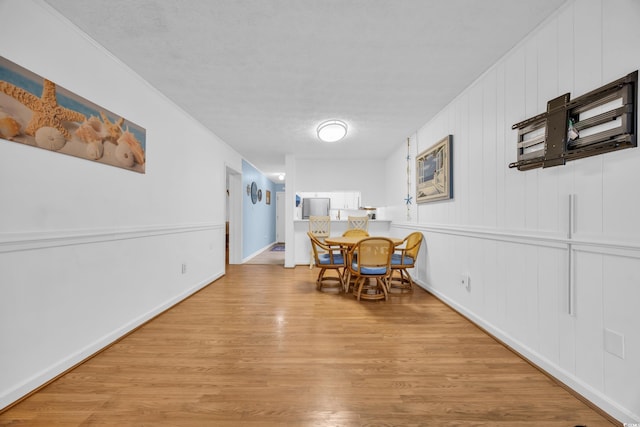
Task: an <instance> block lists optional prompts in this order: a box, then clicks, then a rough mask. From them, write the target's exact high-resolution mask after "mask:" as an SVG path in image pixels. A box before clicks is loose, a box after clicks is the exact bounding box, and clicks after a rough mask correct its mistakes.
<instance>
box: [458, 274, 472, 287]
mask: <svg viewBox="0 0 640 427" xmlns="http://www.w3.org/2000/svg"><path fill="white" fill-rule="evenodd" d="M470 282H471V278H470V277H469V275H468V274H461V275H460V285H461V286H462V287H463V288H465V289H466V290H470V289H471V288H470V286H471V283H470Z"/></svg>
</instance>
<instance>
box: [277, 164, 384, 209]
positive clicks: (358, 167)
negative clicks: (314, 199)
mask: <svg viewBox="0 0 640 427" xmlns="http://www.w3.org/2000/svg"><path fill="white" fill-rule="evenodd" d="M385 168H386V167H385V161H384V160H370V159H367V160H363V161H354V160H343V159H331V160H326V159H320V160H316V159H300V158H297V159H296V187H295V191H296V192H300V191H307V192H329V191H360V193H361V194H362V202H361V205H362V206H384V204H385V203H386V200H385V193H384V188H385V186H386V183H385V176H384V175H385V174H384V173H383V172H384V171H385ZM288 178H289V174H288V175H287V179H288Z"/></svg>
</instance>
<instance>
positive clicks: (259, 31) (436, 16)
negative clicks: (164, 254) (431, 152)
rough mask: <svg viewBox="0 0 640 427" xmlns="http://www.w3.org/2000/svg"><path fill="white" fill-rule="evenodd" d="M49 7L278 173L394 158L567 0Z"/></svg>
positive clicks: (97, 1) (124, 1)
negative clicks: (319, 129) (327, 137)
mask: <svg viewBox="0 0 640 427" xmlns="http://www.w3.org/2000/svg"><path fill="white" fill-rule="evenodd" d="M45 2H46V3H48V4H49V5H51V6H52V7H53V8H54V9H56V10H58V11H59V12H60V13H62V14H63V15H64V16H66V17H67V18H68V19H69V20H70V21H71V22H72V23H74V24H75V25H77V26H78V27H79V28H80V29H81V30H83V31H84V32H85V33H87V34H88V35H89V36H90V37H91V38H93V39H94V40H96V41H97V42H98V43H99V44H101V45H102V46H104V47H105V48H106V49H107V50H108V51H110V52H111V53H112V54H114V55H115V56H116V57H118V58H119V59H120V60H121V61H122V62H124V63H125V64H127V65H128V66H129V67H130V68H131V69H133V70H134V71H135V72H136V73H138V74H139V75H140V76H142V77H143V78H144V79H145V80H147V81H148V82H149V83H150V84H151V85H153V86H154V87H155V88H157V89H158V90H159V91H160V92H162V93H163V94H164V95H166V96H167V97H168V98H170V99H171V100H172V101H173V102H175V103H176V104H177V105H178V106H180V107H181V108H182V109H184V110H185V111H187V112H188V113H189V114H191V115H192V116H193V117H195V118H196V119H197V120H198V121H200V122H201V123H202V124H203V125H204V126H206V127H207V128H209V129H211V131H213V132H214V133H215V134H216V135H218V136H219V137H220V138H222V139H223V140H224V141H225V142H227V143H228V144H229V145H230V146H232V147H233V148H234V149H236V150H237V151H238V152H239V153H240V154H241V155H242V156H243V157H245V158H246V159H247V160H248V161H249V162H251V163H253V164H254V165H255V166H256V167H258V168H259V169H260V170H261V171H262V172H264V173H265V174H267V175H268V176H269V177H272V175H271V174H273V173H277V172H282V171H284V156H285V154H288V153H289V154H294V155H296V156H297V157H300V158H319V159H322V158H336V157H339V158H349V159H351V158H353V159H363V158H378V159H379V158H384V157H385V156H387V155H388V154H389V153H390V152H391V151H393V150H394V149H395V148H397V147H398V145H399V144H402V143H403V142H404V141H406V138H407V137H408V136H410V135H411V134H412V133H413V132H415V131H416V130H417V129H418V128H419V127H420V126H422V125H423V124H424V123H426V122H427V121H428V120H429V119H430V118H431V117H433V115H434V114H435V113H437V112H438V111H439V110H440V109H442V108H443V107H444V106H445V105H447V104H448V103H449V102H450V101H451V100H452V99H453V98H454V97H455V96H457V95H458V94H459V93H460V92H461V91H462V90H463V89H464V88H465V87H466V86H468V85H469V84H470V83H471V82H473V81H474V80H475V79H476V78H478V77H479V76H480V75H481V74H482V73H483V72H484V71H486V70H487V69H488V68H489V67H490V66H491V65H492V64H493V63H495V62H496V61H497V60H498V59H499V58H500V57H502V56H503V55H504V54H505V53H506V52H507V51H508V50H509V49H511V48H512V47H513V46H514V45H515V44H517V43H518V42H519V41H520V40H521V39H522V38H523V37H524V36H526V35H527V34H528V33H529V32H531V31H532V30H533V29H534V28H535V27H537V26H538V25H539V24H540V23H541V22H542V21H543V20H544V19H545V18H547V17H548V16H549V15H550V14H551V13H553V12H554V11H555V10H556V9H558V7H560V6H561V5H562V4H563V3H564V2H565V0H527V1H525V0H91V1H84V2H78V1H77V0H45ZM332 118H339V119H341V120H344V121H346V122H347V123H348V125H349V134H348V136H347V137H346V138H345V139H344V140H342V141H341V142H339V143H334V144H331V145H326V144H321V143H320V142H319V141H318V139H317V137H316V135H315V128H316V126H317V125H318V124H319V123H320V122H322V121H323V120H326V119H332ZM141 125H143V126H144V124H143V123H141Z"/></svg>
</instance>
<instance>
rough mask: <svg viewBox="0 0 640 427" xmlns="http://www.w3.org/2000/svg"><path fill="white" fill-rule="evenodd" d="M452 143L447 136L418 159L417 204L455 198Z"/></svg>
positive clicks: (449, 136) (450, 137) (450, 138)
mask: <svg viewBox="0 0 640 427" xmlns="http://www.w3.org/2000/svg"><path fill="white" fill-rule="evenodd" d="M452 142H453V137H452V136H451V135H447V136H446V137H444V138H442V139H441V140H440V141H438V142H437V143H436V144H435V145H433V146H432V147H430V148H428V149H426V150H424V151H423V152H422V153H420V154H419V155H418V157H417V158H416V202H418V203H427V202H433V201H436V200H446V199H451V198H452V197H453V185H452V184H453V162H452Z"/></svg>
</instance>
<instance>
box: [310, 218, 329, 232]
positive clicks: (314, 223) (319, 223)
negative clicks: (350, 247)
mask: <svg viewBox="0 0 640 427" xmlns="http://www.w3.org/2000/svg"><path fill="white" fill-rule="evenodd" d="M309 231H310V232H311V233H313V234H314V235H316V236H318V237H329V235H330V233H331V218H330V217H329V216H310V217H309Z"/></svg>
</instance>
